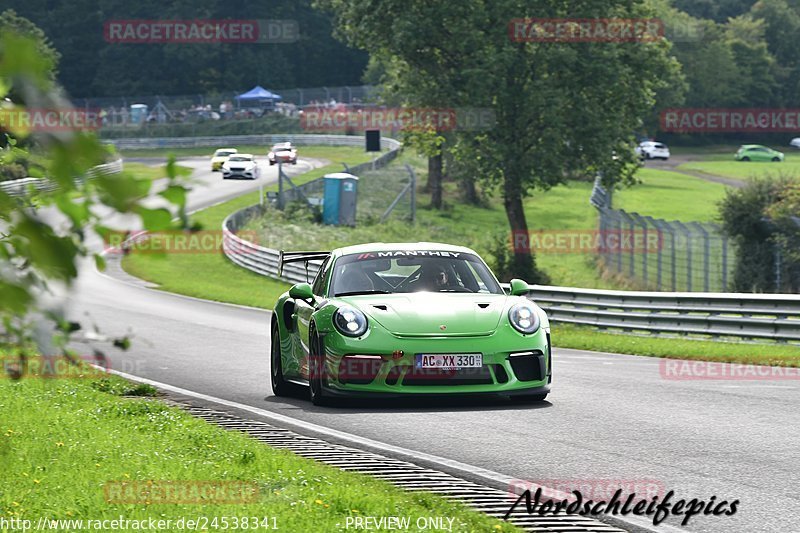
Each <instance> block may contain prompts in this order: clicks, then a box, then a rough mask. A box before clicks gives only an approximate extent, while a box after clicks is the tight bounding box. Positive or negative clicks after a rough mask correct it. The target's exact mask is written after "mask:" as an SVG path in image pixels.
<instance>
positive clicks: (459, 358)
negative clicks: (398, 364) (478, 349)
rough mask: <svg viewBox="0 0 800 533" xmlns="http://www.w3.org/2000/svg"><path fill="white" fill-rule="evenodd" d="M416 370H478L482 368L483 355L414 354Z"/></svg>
mask: <svg viewBox="0 0 800 533" xmlns="http://www.w3.org/2000/svg"><path fill="white" fill-rule="evenodd" d="M415 363H416V367H417V368H445V369H455V370H458V369H460V368H480V367H482V366H483V354H479V353H455V354H427V353H418V354H416V361H415Z"/></svg>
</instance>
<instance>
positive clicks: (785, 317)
mask: <svg viewBox="0 0 800 533" xmlns="http://www.w3.org/2000/svg"><path fill="white" fill-rule="evenodd" d="M263 209H264V207H262V206H259V205H256V206H251V207H248V208H245V209H242V210H240V211H236V212H234V213H232V214H231V215H229V216H228V217H227V218H226V219H225V220H224V221H223V223H222V229H223V251H224V253H225V255H226V256H227V257H228V259H230V260H231V261H232V262H234V263H235V264H237V265H239V266H241V267H243V268H246V269H248V270H250V271H252V272H255V273H257V274H261V275H262V276H268V277H271V278H274V279H280V280H283V281H288V282H290V283H301V282H304V281H308V280H311V279H313V278H314V276H315V275H316V274H317V271H318V270H319V267H320V262H319V261H311V262H309V264H308V272H306V268H305V266H304V265H301V264H297V263H290V264H287V265H286V266H285V267H284V271H283V276H282V277H281V276H278V253H279V251H278V250H273V249H271V248H266V247H263V246H260V245H258V244H255V243H251V242H249V241H247V240H245V239H242V238H241V237H239V236H237V235H236V231H238V230H239V229H240V228H241V227H243V226H244V224H245V223H246V222H247V221H248V220H249V219H250V218H251V217H253V216H257V215H259V214H260V213H261V212H262V210H263ZM530 289H531V292H530V293H529V295H528V298H530V299H531V300H533V301H535V302H536V303H537V304H538V305H539V306H541V307H542V309H544V310H545V311H546V312H547V314H548V316H549V317H550V320H551V321H553V322H557V323H558V322H560V323H570V324H582V325H590V326H596V327H599V328H610V329H621V330H623V331H636V332H648V333H654V334H663V333H666V334H673V335H674V334H677V335H702V336H709V337H714V338H719V337H737V338H744V339H769V340H773V341H800V296H798V295H790V294H740V293H699V292H691V293H688V292H639V291H612V290H597V289H580V288H574V287H553V286H547V285H532V286H531V287H530Z"/></svg>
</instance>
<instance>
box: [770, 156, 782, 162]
mask: <svg viewBox="0 0 800 533" xmlns="http://www.w3.org/2000/svg"><path fill="white" fill-rule="evenodd" d="M772 161H773V162H775V163H780V161H781V158H780V157H773V158H772Z"/></svg>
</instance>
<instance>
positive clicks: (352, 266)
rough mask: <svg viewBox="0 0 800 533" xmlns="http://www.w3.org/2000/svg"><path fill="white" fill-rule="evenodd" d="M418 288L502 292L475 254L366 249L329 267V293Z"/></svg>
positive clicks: (341, 293) (394, 291) (421, 289)
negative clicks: (332, 267) (371, 250)
mask: <svg viewBox="0 0 800 533" xmlns="http://www.w3.org/2000/svg"><path fill="white" fill-rule="evenodd" d="M395 254H400V255H395ZM422 291H428V292H467V293H480V294H503V290H502V288H501V287H500V285H499V284H498V283H497V280H496V279H495V278H494V276H493V275H492V274H491V272H490V271H489V269H488V268H487V267H486V265H485V264H484V263H483V261H481V260H480V259H479V258H478V257H477V256H476V255H473V254H468V253H462V252H448V251H438V250H414V251H406V250H400V251H396V252H370V253H361V254H352V255H346V256H344V257H341V258H339V260H338V261H336V265H335V266H334V269H333V277H332V279H331V289H330V291H329V294H332V295H333V296H345V295H348V294H359V293H360V294H370V293H386V294H395V293H409V292H422Z"/></svg>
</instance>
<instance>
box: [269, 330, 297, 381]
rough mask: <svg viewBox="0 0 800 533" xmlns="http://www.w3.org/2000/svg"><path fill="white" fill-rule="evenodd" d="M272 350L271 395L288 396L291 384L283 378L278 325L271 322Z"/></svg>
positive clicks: (270, 366) (270, 367)
mask: <svg viewBox="0 0 800 533" xmlns="http://www.w3.org/2000/svg"><path fill="white" fill-rule="evenodd" d="M270 337H271V340H272V343H271V344H272V350H271V353H270V365H269V376H270V382H271V383H272V393H273V394H274V395H275V396H289V395H290V394H291V392H292V387H291V383H288V382H287V381H286V380H285V379H284V378H283V363H282V362H281V337H280V331H279V329H278V323H277V322H275V321H273V322H272V333H271V334H270Z"/></svg>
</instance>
